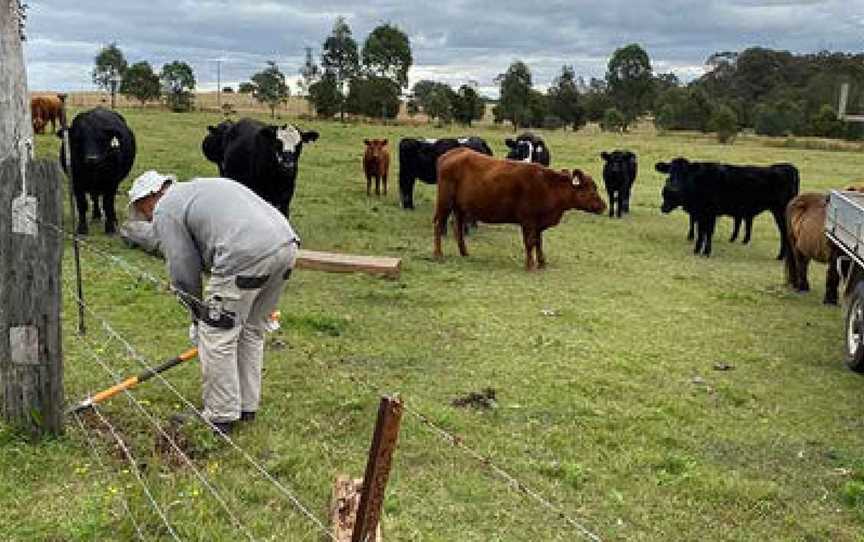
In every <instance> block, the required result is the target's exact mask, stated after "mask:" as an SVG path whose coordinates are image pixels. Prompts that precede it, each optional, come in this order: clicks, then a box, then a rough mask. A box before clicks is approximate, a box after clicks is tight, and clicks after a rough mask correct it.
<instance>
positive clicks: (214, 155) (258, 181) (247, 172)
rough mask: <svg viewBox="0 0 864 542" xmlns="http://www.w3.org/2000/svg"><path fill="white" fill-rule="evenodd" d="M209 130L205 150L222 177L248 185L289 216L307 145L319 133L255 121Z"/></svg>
mask: <svg viewBox="0 0 864 542" xmlns="http://www.w3.org/2000/svg"><path fill="white" fill-rule="evenodd" d="M207 129H208V131H209V133H208V134H207V136H206V137H205V138H204V141H202V142H201V149H202V151H203V152H204V156H206V157H207V159H208V160H210V161H211V162H214V163H216V165H217V166H219V175H221V176H222V177H226V178H229V179H233V180H235V181H237V182H239V183H241V184H243V185H246V186H247V187H249V188H250V189H251V190H252V191H253V192H255V193H256V194H258V195H259V196H261V198H263V199H264V200H266V201H267V202H269V203H270V204H271V205H273V206H274V207H276V208H277V209H279V211H280V212H282V214H284V215H285V216H286V217H287V216H288V214H289V206H290V205H291V199H292V198H293V197H294V188H295V186H296V181H297V167H298V162H299V160H300V153H301V152H302V151H303V144H304V143H311V142H313V141H317V140H318V132H314V131H310V132H303V131H301V130H299V129H298V128H296V127H295V126H293V125H290V124H285V125H282V126H274V125H269V124H264V123H263V122H259V121H257V120H252V119H241V120H239V121H237V122H236V123H232V122H230V121H225V122H222V123H220V124H219V125H217V126H208V127H207Z"/></svg>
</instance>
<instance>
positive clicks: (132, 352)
mask: <svg viewBox="0 0 864 542" xmlns="http://www.w3.org/2000/svg"><path fill="white" fill-rule="evenodd" d="M67 286H68V284H67ZM67 289H68V290H70V291H69V293H70V295H72V296H73V298H74V299H75V300H76V301H77V302H78V303H81V304H82V306H83V307H84V310H85V311H86V312H87V313H89V314H90V316H92V317H93V318H95V319H96V320H97V321H98V322H99V323H100V325H101V326H102V328H103V329H104V330H105V331H106V333H108V334H109V335H110V336H111V337H113V338H114V340H116V341H117V342H118V343H120V344H121V345H122V346H123V347H124V349H125V350H126V352H127V354H128V355H129V356H130V357H131V358H132V359H133V360H135V361H136V362H137V363H138V364H140V365H141V366H142V367H143V368H144V369H145V370H152V367H151V366H150V364H149V363H148V361H147V360H146V358H145V357H144V356H143V355H142V354H141V353H139V352H138V350H137V349H136V348H135V347H134V346H132V344H131V343H130V342H129V341H128V340H127V339H126V338H125V337H124V336H123V335H121V334H120V333H118V332H117V331H116V330H115V329H114V327H113V326H112V325H111V324H109V323H108V321H107V320H106V319H104V318H103V317H102V316H101V315H99V314H98V313H97V312H96V311H94V310H93V308H92V307H90V306H89V305H88V304H87V303H85V302H83V300H82V299H80V298H79V297H78V295H77V294H76V293H75V291H74V290H71V289H69V288H67ZM154 376H155V378H156V379H158V380H159V381H160V382H161V383H162V384H163V385H164V386H165V387H166V388H168V389H169V390H170V391H171V393H173V394H174V395H175V396H176V397H177V398H178V399H180V401H181V402H182V403H183V404H185V405H186V406H187V407H188V408H189V409H190V410H192V411H193V412H194V413H195V415H196V416H197V417H198V418H199V419H200V420H201V421H203V422H204V423H205V424H206V425H207V426H208V427H209V428H210V429H211V430H212V431H213V432H214V433H215V434H216V435H218V436H220V437H221V438H222V439H223V440H224V441H225V442H226V443H227V444H228V445H229V446H231V447H232V448H234V450H236V451H237V452H238V453H240V455H241V456H243V458H244V459H245V460H246V461H247V462H248V463H249V464H250V465H252V467H253V468H255V470H257V471H258V473H259V474H260V475H261V476H262V477H263V478H265V479H266V480H268V481H269V482H270V483H271V484H273V485H274V486H275V487H276V488H277V489H278V490H279V491H280V492H281V493H282V494H283V495H284V496H285V497H286V498H287V499H288V500H289V501H290V502H291V503H292V504H293V505H294V507H295V508H296V509H297V510H298V511H300V512H301V513H302V514H303V515H304V516H306V518H307V519H309V520H310V521H311V522H312V523H314V524H315V526H316V527H317V528H318V530H320V531H321V532H322V533H323V534H324V535H326V536H327V537H328V538H330V539H331V540H333V541H334V542H339V541H338V539H337V538H336V535H335V534H334V533H333V532H332V531H331V530H330V529H328V528H327V526H326V525H324V523H323V522H322V521H321V520H320V519H318V518H317V517H316V516H315V514H313V513H312V512H311V511H310V510H309V509H308V508H307V507H306V506H305V505H304V504H303V503H302V502H301V501H300V499H299V498H298V497H297V496H296V495H294V493H293V492H292V491H291V490H290V489H288V488H287V487H286V486H285V484H283V483H282V482H280V481H279V480H277V479H276V478H275V477H274V476H273V475H272V474H270V472H269V471H267V469H265V468H264V467H263V466H262V465H261V464H260V463H259V462H258V461H256V460H255V458H253V457H252V455H251V454H249V452H247V451H246V450H244V449H243V448H242V447H240V445H239V444H237V443H236V442H235V441H234V439H232V438H231V437H230V436H228V435H227V434H225V432H223V431H221V430H220V429H219V428H218V427H216V425H214V424H213V422H211V421H210V420H208V419H207V418H206V417H205V416H204V414H203V413H202V412H201V411H200V410H198V408H196V407H195V405H194V404H192V402H191V401H189V400H188V399H187V398H186V397H185V396H184V395H183V394H182V393H180V391H179V390H178V389H177V388H176V387H175V386H174V385H173V384H171V382H170V381H168V380H167V379H166V378H165V377H164V376H162V374H161V373H156V372H154Z"/></svg>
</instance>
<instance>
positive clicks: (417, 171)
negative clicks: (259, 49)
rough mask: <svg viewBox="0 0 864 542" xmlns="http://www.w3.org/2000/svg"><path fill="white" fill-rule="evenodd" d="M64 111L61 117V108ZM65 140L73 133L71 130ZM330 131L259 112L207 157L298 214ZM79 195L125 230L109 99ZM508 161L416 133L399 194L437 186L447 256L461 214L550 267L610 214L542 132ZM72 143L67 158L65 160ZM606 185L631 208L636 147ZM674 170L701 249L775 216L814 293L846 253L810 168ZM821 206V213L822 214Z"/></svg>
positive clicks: (116, 120)
mask: <svg viewBox="0 0 864 542" xmlns="http://www.w3.org/2000/svg"><path fill="white" fill-rule="evenodd" d="M48 110H50V107H49V106H46V105H45V103H43V102H41V101H37V99H36V98H34V102H33V123H34V129H38V130H42V129H44V127H45V125H46V124H47V122H49V121H52V120H53V119H54V116H52V115H51V114H48V113H46V111H48ZM55 116H56V114H55ZM58 136H60V137H61V138H63V136H64V134H63V131H62V129H61V130H60V131H58ZM318 138H319V134H318V132H315V131H303V130H300V129H298V128H297V127H296V126H293V125H290V124H285V125H282V126H274V125H268V124H265V123H262V122H260V121H257V120H252V119H242V120H239V121H237V122H232V121H227V120H226V121H224V122H222V123H220V124H218V125H216V126H208V127H207V133H206V134H205V136H204V139H203V141H202V144H201V148H202V151H203V154H204V156H205V157H206V158H207V159H208V160H210V161H211V162H213V163H215V164H216V166H217V167H218V169H219V174H220V176H222V177H227V178H231V179H234V180H236V181H238V182H240V183H242V184H244V185H246V186H248V187H249V188H250V189H252V190H253V191H254V192H256V193H257V194H259V195H260V196H261V197H262V198H263V199H265V200H266V201H268V202H269V203H270V204H272V205H273V206H274V207H276V208H278V209H279V210H280V211H281V212H282V213H283V214H285V215H286V216H288V215H289V212H290V205H291V200H292V198H293V195H294V191H295V186H296V182H297V173H298V163H299V159H300V155H301V153H302V150H303V146H304V144H308V143H312V142H315V141H317V140H318ZM68 140H69V144H70V155H71V167H72V172H73V175H72V179H73V188H74V195H75V200H76V204H77V209H78V216H79V221H78V224H79V226H78V233H79V234H86V233H87V230H88V228H87V211H88V208H87V207H88V202H87V195H88V194H89V195H90V199H91V201H92V202H93V217H94V218H100V217H101V214H102V213H101V210H100V206H99V203H100V199H101V203H102V207H103V208H104V211H105V213H104V214H105V231H106V233H113V232H114V231H115V229H116V224H117V218H116V214H115V210H114V197H115V194H116V191H117V188H118V185H119V184H120V182H121V181H122V180H123V179H124V178H125V177H126V176H127V175H128V174H129V171H130V170H131V168H132V163H133V162H134V159H135V137H134V134H133V133H132V131H131V129H130V128H129V126H128V125H127V124H126V122H125V120H124V119H123V117H122V116H121V115H120V114H118V113H116V112H114V111H110V110H107V109H104V108H101V107H97V108H95V109H92V110H89V111H85V112H82V113H79V114H78V115H77V116H76V117H75V119H74V120H73V122H72V125H71V126H70V128H69V130H68ZM364 143H365V153H364V156H363V161H362V163H363V170H364V173H365V176H366V180H367V188H366V190H367V194H368V195H371V184H372V180H373V179H374V180H375V193H376V195H377V194H380V192H381V188H382V185H383V192H384V194H385V195H386V194H387V177H388V172H389V164H390V154H389V150H388V142H387V140H386V139H372V140H365V141H364ZM505 144H506V146H507V147H508V149H509V153H508V154H507V156H506V158H505V159H504V160H499V159H495V158H494V157H493V153H492V149H491V148H490V147H489V145H488V144H487V143H486V141H484V140H483V139H481V138H479V137H465V138H446V139H416V138H404V139H402V140H401V141H400V142H399V156H398V158H399V195H400V201H401V205H402V207H403V208H405V209H413V208H414V197H413V195H414V185H415V182H416V181H417V180H418V179H419V180H420V181H422V182H424V183H427V184H437V185H438V189H437V202H436V208H435V215H434V238H435V249H434V250H435V255H436V257H439V258H440V257H441V256H442V250H441V237H442V235H443V234H444V233H445V231H446V225H447V221H448V217H449V216H450V215H453V217H454V225H455V227H454V236H455V238H456V241H457V244H458V247H459V251H460V253H461V254H462V255H463V256H464V255H467V248H466V246H465V232H466V227H467V225H468V224H469V223H476V222H478V221H479V222H486V223H509V224H518V225H520V226H521V228H522V236H523V241H524V247H525V267H526V269H532V268H534V267H535V266H536V267H543V266H544V265H545V257H544V254H543V241H542V234H543V231H544V230H546V229H548V228H550V227H552V226H555V225H556V224H558V223H559V221H560V220H561V217H562V215H563V213H564V212H565V211H567V210H570V209H579V210H583V211H586V212H590V213H602V212H604V211H605V210H606V208H607V205H606V203H605V202H604V201H603V199H602V198H601V197H600V195H599V192H598V189H597V185H596V184H595V183H594V180H593V179H592V178H591V176H590V175H588V174H587V173H585V172H583V171H580V170H578V169H576V170H572V171H569V170H555V169H551V168H550V167H549V164H550V162H551V152H550V149H549V146H548V145H547V144H546V142H545V141H544V140H543V139H542V138H540V137H538V136H536V135H533V134H530V133H526V134H522V135H521V136H519V137H518V138H516V139H506V140H505ZM63 150H64V149H63V148H61V163H64V161H63V159H62V158H63V154H62V153H63ZM601 157H602V159H603V161H604V167H603V181H604V185H605V189H606V192H607V195H608V201H609V205H608V209H609V216H610V217H618V218H620V217H621V216H622V214H626V213H628V212H629V210H630V198H631V193H632V188H633V184H634V182H635V180H636V177H637V171H638V163H637V157H636V155H635V154H634V153H632V152H629V151H623V150H616V151H614V152H603V153H601ZM655 169H656V170H657V171H658V172H660V173H663V174H665V175H666V176H667V179H666V182H665V184H664V186H663V190H662V206H661V211H662V212H663V213H669V212H671V211H672V210H673V209H676V208H678V207H681V208H682V209H683V210H684V211H685V212H686V213H687V214H688V215H689V217H690V232H689V235H688V238H689V239H691V240H692V239H693V238H694V229H695V233H696V234H695V238H696V239H695V243H694V253H695V254H703V255H705V256H709V255H710V254H711V244H712V237H713V234H714V229H715V225H716V222H717V218H718V217H720V216H729V217H731V218H733V219H734V221H735V226H734V231H733V234H732V238H731V239H730V241H734V240H735V239H736V238H737V236H738V233H739V229H740V225H741V223H742V222H744V223H745V227H746V230H745V235H744V240H743V241H744V243H747V242H749V240H750V237H751V228H752V223H753V219H754V218H755V217H756V216H757V215H759V214H761V213H763V212H765V211H767V212H770V213H771V215H772V216H773V218H774V221H775V223H776V225H777V229H778V231H779V234H780V251H779V254H778V256H777V257H778V259H785V260H786V265H787V276H788V281H789V284H790V286H792V287H793V288H795V289H797V290H800V291H806V290H807V289H809V284H808V282H807V264H808V262H809V261H810V260H811V259H815V260H817V261H821V262H827V261H828V260H830V259H832V258H833V257H834V256H835V255H832V254H831V250H830V247H829V245H828V244H827V243H826V242H825V240H824V234H823V233H822V227H823V225H824V213H825V210H824V208H825V196H824V195H814V194H801V195H799V188H800V180H799V174H798V170H797V169H796V168H795V166H793V165H791V164H774V165H771V166H761V167H760V166H736V165H728V164H720V163H711V162H691V161H689V160H687V159H685V158H675V159H674V160H672V161H671V162H668V163H667V162H660V163H657V164H656V166H655ZM820 213H821V215H820ZM832 267H833V266H829V273H828V289H827V291H826V297H825V301H826V302H836V299H837V297H836V283H834V282H832V281H835V282H836V276H835V274H834V273H832V272H831V268H832Z"/></svg>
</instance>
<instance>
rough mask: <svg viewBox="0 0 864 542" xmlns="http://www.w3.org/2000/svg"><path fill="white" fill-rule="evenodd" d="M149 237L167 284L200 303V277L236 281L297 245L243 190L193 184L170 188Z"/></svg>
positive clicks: (280, 219) (283, 222)
mask: <svg viewBox="0 0 864 542" xmlns="http://www.w3.org/2000/svg"><path fill="white" fill-rule="evenodd" d="M153 232H154V233H155V235H156V237H157V238H158V240H159V248H160V249H161V250H162V252H163V254H165V259H166V261H167V262H168V274H169V275H170V276H171V284H172V285H173V286H174V287H175V288H176V289H178V290H180V291H181V292H185V293H187V294H191V295H193V296H195V298H196V299H201V273H202V272H204V271H208V272H210V273H211V274H213V275H222V276H228V275H234V274H238V273H240V272H242V271H243V269H245V268H247V267H249V266H250V265H253V264H255V263H257V262H259V261H261V260H262V259H264V258H266V257H267V256H270V255H271V254H273V253H275V252H276V251H277V250H279V249H280V248H282V247H284V246H286V245H287V244H289V243H292V242H297V241H299V238H298V237H297V235H296V234H295V233H294V230H293V229H292V228H291V225H290V224H289V223H288V220H287V219H286V218H285V217H284V216H283V215H282V213H280V212H279V211H277V210H276V209H275V208H274V207H273V206H271V205H270V204H269V203H267V202H266V201H264V200H263V199H261V198H260V197H258V196H257V195H256V194H255V193H254V192H252V191H251V190H249V189H248V188H246V187H245V186H243V185H242V184H240V183H238V182H235V181H232V180H229V179H218V178H214V179H193V180H191V181H186V182H183V183H175V184H174V185H172V186H171V187H170V188H169V189H168V190H167V191H166V192H165V194H163V196H162V197H161V198H160V199H159V202H158V203H157V204H156V209H155V210H154V212H153Z"/></svg>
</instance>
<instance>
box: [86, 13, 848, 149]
mask: <svg viewBox="0 0 864 542" xmlns="http://www.w3.org/2000/svg"><path fill="white" fill-rule="evenodd" d="M412 64H413V56H412V51H411V43H410V40H409V38H408V36H407V35H406V34H405V33H404V32H403V31H402V30H400V29H399V28H398V27H396V26H394V25H392V24H389V23H386V24H381V25H379V26H378V27H376V28H374V29H373V30H372V31H371V32H370V33H369V35H368V36H367V37H366V39H365V40H364V41H363V43H362V46H361V45H359V44H358V42H357V41H356V40H355V39H354V37H353V33H352V31H351V28H350V26H349V25H348V23H347V21H346V20H345V18H344V17H337V19H336V21H335V23H334V25H333V27H332V30H331V32H330V34H329V35H328V36H327V37H326V38H325V39H324V41H323V43H322V48H321V55H320V63H319V62H316V61H315V59H314V57H313V54H312V48H309V47H307V48H306V57H305V62H304V63H303V65H302V67H301V68H300V70H299V75H300V81H299V86H300V93H301V95H303V96H304V97H305V98H306V99H307V100H308V101H309V103H310V105H311V106H312V107H313V108H314V110H315V113H316V114H317V115H318V116H319V117H322V118H332V117H334V116H337V115H338V116H339V118H340V119H342V120H344V119H345V115H346V114H353V115H361V116H366V117H374V118H388V119H392V118H395V117H396V116H397V115H398V114H399V111H400V108H401V106H402V104H403V102H404V103H405V106H406V111H407V113H408V114H409V115H416V114H418V113H424V114H426V115H427V116H428V117H429V119H430V121H437V122H438V123H439V124H446V123H451V122H458V123H460V124H464V125H469V126H470V125H471V123H472V122H473V121H475V120H479V119H482V118H483V116H484V114H485V112H486V107H487V104H493V107H492V114H493V118H494V120H495V122H496V123H509V124H511V125H512V126H513V128H514V129H519V128H548V129H556V128H565V127H567V128H570V129H572V130H578V129H580V128H581V127H583V126H584V125H585V124H587V123H589V122H595V123H598V124H599V125H600V127H601V128H602V129H604V130H611V131H627V130H629V129H630V127H631V126H632V125H633V124H634V123H635V122H637V121H638V120H639V119H640V118H644V117H646V116H651V117H653V121H654V123H655V125H656V126H657V128H658V129H660V130H696V131H702V132H716V133H717V135H718V137H719V139H720V140H721V141H724V142H725V141H731V140H733V139H734V138H735V136H736V135H737V134H738V133H739V132H740V131H741V130H745V129H750V130H753V131H754V132H755V133H757V134H760V135H769V136H789V135H801V136H822V137H833V138H848V139H861V138H864V125H862V124H855V123H844V122H842V121H839V120H837V116H836V112H835V109H834V104H835V103H836V99H837V95H838V92H839V88H840V85H841V84H842V83H844V82H849V83H851V84H852V94H851V96H850V98H851V99H850V102H849V103H850V104H852V107H856V106H858V107H859V108H864V54H851V53H842V52H837V53H834V52H828V51H822V52H818V53H814V54H801V55H796V54H793V53H790V52H788V51H778V50H772V49H766V48H761V47H754V48H749V49H746V50H744V51H741V52H730V51H725V52H718V53H715V54H713V55H711V56H710V57H709V58H708V59H707V60H706V63H705V66H706V68H707V69H706V72H705V74H704V75H702V76H701V77H699V78H698V79H695V80H693V81H691V82H689V83H687V84H684V83H682V82H681V81H680V80H679V78H678V77H677V76H675V75H674V74H672V73H655V72H654V71H653V68H652V65H651V59H650V57H649V55H648V53H647V52H646V51H645V49H644V48H643V47H642V46H640V45H639V44H629V45H626V46H624V47H621V48H619V49H617V50H616V51H615V52H614V53H613V54H612V56H611V57H610V59H609V62H608V64H607V69H606V73H605V76H604V77H603V78H590V79H585V78H583V77H581V76H579V75H577V73H576V71H575V69H574V67H573V66H568V65H565V66H563V67H562V68H561V71H560V73H558V74H557V75H556V77H555V78H554V79H553V80H552V81H551V83H550V84H549V85H548V87H547V88H546V90H545V91H541V90H539V89H537V88H535V86H534V80H533V76H532V73H531V70H530V68H529V67H528V65H526V64H525V63H524V62H522V61H520V60H516V61H514V62H513V63H512V64H511V65H510V66H509V67H508V68H507V70H506V71H505V72H503V73H501V74H499V75H498V77H497V78H496V79H495V82H496V84H497V85H498V87H499V98H498V99H497V100H495V101H493V100H490V99H488V98H486V97H483V96H481V95H480V94H479V93H478V91H477V84H476V83H473V82H472V83H469V84H464V85H461V86H460V87H459V88H453V87H451V86H450V85H447V84H445V83H442V82H439V81H431V80H421V81H418V82H416V83H415V84H414V86H413V87H412V88H411V89H410V91H409V89H408V71H409V70H410V68H411V66H412ZM117 73H119V74H121V76H122V84H121V86H120V89H119V90H120V92H121V93H123V94H126V95H128V96H130V97H133V98H136V99H138V100H140V101H141V102H142V103H145V102H146V101H149V100H154V99H159V98H160V97H162V96H164V97H165V100H166V102H167V103H168V105H169V106H170V107H171V108H172V109H174V110H184V109H188V108H189V107H191V100H192V92H191V91H192V90H194V88H195V77H194V72H193V71H192V68H191V67H190V66H189V65H188V64H186V63H185V62H181V61H175V62H172V63H169V64H165V65H164V66H163V67H162V71H161V72H160V73H159V74H158V75H157V74H155V73H154V72H153V69H152V68H151V67H150V65H149V63H147V62H138V63H136V64H133V65H132V66H126V60H125V58H123V55H122V52H120V50H119V49H118V48H117V46H116V44H111V45H109V46H107V47H106V48H104V49H103V50H102V51H101V52H100V54H99V55H98V56H97V58H96V68H95V69H94V72H93V80H94V82H95V83H96V84H97V85H98V86H100V87H101V88H104V89H106V90H109V88H110V81H111V79H112V76H113V75H115V74H117ZM225 90H226V91H229V90H231V91H233V89H230V88H226V89H225ZM238 90H239V91H240V92H247V93H250V94H252V95H253V96H254V97H255V98H256V99H258V100H259V101H260V102H261V103H264V104H266V105H268V106H269V107H270V111H271V115H272V114H274V113H275V108H276V107H277V106H278V105H279V104H280V103H283V102H285V101H286V100H287V99H288V97H289V96H290V95H291V91H290V88H289V86H288V84H287V82H286V78H285V75H284V74H283V73H282V71H281V70H280V69H279V67H278V66H277V65H276V63H275V62H273V61H270V62H268V63H267V66H266V67H265V69H263V70H262V71H261V72H259V73H256V74H255V75H253V76H252V77H251V80H250V81H248V82H244V83H241V84H240V87H239V89H238Z"/></svg>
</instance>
